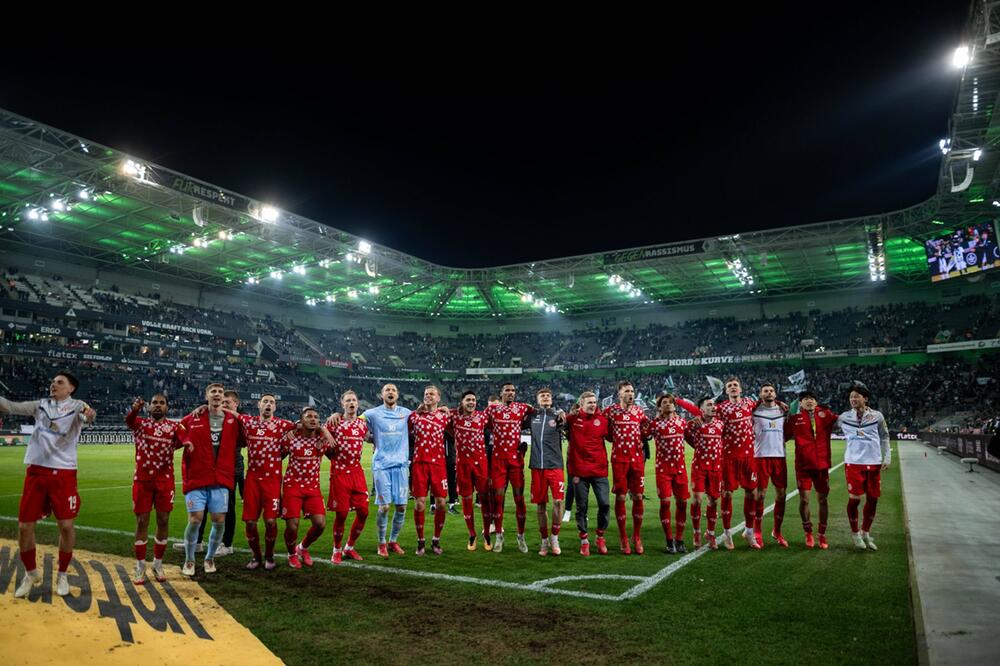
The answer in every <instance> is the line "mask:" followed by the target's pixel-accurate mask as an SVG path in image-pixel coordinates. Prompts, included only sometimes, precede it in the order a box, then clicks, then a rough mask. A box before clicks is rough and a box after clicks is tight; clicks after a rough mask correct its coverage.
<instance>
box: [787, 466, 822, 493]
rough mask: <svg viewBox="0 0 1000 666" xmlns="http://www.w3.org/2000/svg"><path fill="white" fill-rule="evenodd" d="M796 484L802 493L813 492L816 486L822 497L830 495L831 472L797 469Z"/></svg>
mask: <svg viewBox="0 0 1000 666" xmlns="http://www.w3.org/2000/svg"><path fill="white" fill-rule="evenodd" d="M795 483H796V485H797V486H798V488H799V492H800V493H804V492H809V491H810V490H812V487H813V484H816V492H818V493H819V494H820V495H829V494H830V470H828V469H796V470H795Z"/></svg>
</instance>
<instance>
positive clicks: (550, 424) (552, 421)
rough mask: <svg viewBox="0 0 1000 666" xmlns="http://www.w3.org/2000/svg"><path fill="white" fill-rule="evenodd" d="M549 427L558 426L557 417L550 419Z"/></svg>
mask: <svg viewBox="0 0 1000 666" xmlns="http://www.w3.org/2000/svg"><path fill="white" fill-rule="evenodd" d="M549 427H550V428H555V427H556V420H555V419H549Z"/></svg>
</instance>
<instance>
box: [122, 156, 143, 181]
mask: <svg viewBox="0 0 1000 666" xmlns="http://www.w3.org/2000/svg"><path fill="white" fill-rule="evenodd" d="M122 173H123V174H125V175H126V176H128V177H129V178H135V179H136V180H141V181H144V180H146V165H145V164H143V163H142V162H137V161H136V160H125V162H123V163H122Z"/></svg>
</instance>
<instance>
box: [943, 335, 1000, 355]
mask: <svg viewBox="0 0 1000 666" xmlns="http://www.w3.org/2000/svg"><path fill="white" fill-rule="evenodd" d="M970 349H1000V338H997V339H994V340H963V341H962V342H945V343H942V344H936V345H927V353H928V354H938V353H941V352H951V351H968V350H970Z"/></svg>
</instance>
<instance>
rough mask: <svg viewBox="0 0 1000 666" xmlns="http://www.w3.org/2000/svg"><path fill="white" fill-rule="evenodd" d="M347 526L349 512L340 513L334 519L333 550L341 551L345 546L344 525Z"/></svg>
mask: <svg viewBox="0 0 1000 666" xmlns="http://www.w3.org/2000/svg"><path fill="white" fill-rule="evenodd" d="M346 524H347V512H346V511H338V512H337V514H336V517H335V518H334V519H333V549H334V550H340V547H341V546H342V545H343V544H344V525H346Z"/></svg>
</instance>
